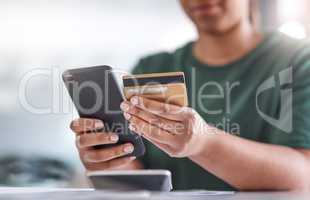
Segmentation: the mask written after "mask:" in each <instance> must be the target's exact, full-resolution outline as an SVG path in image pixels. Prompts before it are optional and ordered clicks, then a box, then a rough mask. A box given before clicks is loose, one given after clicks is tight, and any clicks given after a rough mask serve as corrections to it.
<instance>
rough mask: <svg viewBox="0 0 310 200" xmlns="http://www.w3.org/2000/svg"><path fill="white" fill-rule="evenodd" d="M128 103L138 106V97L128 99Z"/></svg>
mask: <svg viewBox="0 0 310 200" xmlns="http://www.w3.org/2000/svg"><path fill="white" fill-rule="evenodd" d="M130 102H131V103H132V104H133V105H138V104H139V97H137V96H135V97H132V98H131V99H130Z"/></svg>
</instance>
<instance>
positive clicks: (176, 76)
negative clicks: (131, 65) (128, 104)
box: [123, 72, 188, 107]
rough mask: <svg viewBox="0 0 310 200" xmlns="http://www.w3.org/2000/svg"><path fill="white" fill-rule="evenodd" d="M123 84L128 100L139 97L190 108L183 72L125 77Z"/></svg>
mask: <svg viewBox="0 0 310 200" xmlns="http://www.w3.org/2000/svg"><path fill="white" fill-rule="evenodd" d="M123 84H124V95H125V98H126V99H127V100H129V99H130V98H131V97H132V96H135V95H138V96H143V97H146V98H150V99H154V100H158V101H162V102H164V103H167V104H174V105H178V106H182V107H184V106H188V99H187V91H186V85H185V77H184V73H183V72H169V73H153V74H140V75H130V76H124V77H123Z"/></svg>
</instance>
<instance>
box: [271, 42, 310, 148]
mask: <svg viewBox="0 0 310 200" xmlns="http://www.w3.org/2000/svg"><path fill="white" fill-rule="evenodd" d="M290 69H291V70H288V71H287V72H289V73H291V75H290V74H287V75H288V76H291V77H292V81H291V82H292V83H291V84H288V85H287V87H288V88H286V85H285V84H284V85H283V87H284V89H281V91H280V92H281V94H284V93H283V90H286V91H287V92H288V91H289V90H290V88H289V87H291V91H292V92H291V94H292V95H291V96H292V98H291V99H292V101H291V102H290V100H289V99H287V98H289V96H287V95H286V96H283V97H286V99H285V101H286V102H287V104H286V103H282V105H281V106H284V107H286V108H284V111H285V113H282V114H281V111H280V112H279V113H280V116H281V117H282V118H283V119H282V120H283V121H282V128H283V127H284V129H282V130H281V129H279V128H275V127H273V128H272V129H273V130H270V131H271V132H269V134H271V143H273V144H279V145H284V146H288V147H292V148H305V149H310V47H307V48H303V49H301V50H300V51H298V52H297V54H296V56H295V57H294V60H293V61H292V64H291V66H290ZM280 79H281V77H280ZM289 79H290V78H289ZM280 81H281V80H280ZM287 94H288V95H289V94H290V93H287ZM290 107H291V109H290ZM282 109H283V108H282ZM290 110H291V112H290Z"/></svg>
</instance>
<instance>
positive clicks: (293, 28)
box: [279, 21, 307, 39]
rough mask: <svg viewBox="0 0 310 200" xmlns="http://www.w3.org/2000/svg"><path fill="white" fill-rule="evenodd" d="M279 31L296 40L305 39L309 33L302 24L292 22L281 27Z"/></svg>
mask: <svg viewBox="0 0 310 200" xmlns="http://www.w3.org/2000/svg"><path fill="white" fill-rule="evenodd" d="M279 31H280V32H282V33H284V34H286V35H289V36H291V37H293V38H296V39H305V38H306V37H307V31H306V28H305V26H304V25H303V24H302V23H299V22H296V21H291V22H287V23H284V24H283V25H281V26H280V28H279Z"/></svg>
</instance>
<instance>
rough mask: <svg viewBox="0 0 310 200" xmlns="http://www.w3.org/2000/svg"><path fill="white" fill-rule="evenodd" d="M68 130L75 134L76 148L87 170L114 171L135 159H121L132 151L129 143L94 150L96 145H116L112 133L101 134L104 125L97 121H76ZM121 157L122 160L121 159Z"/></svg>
mask: <svg viewBox="0 0 310 200" xmlns="http://www.w3.org/2000/svg"><path fill="white" fill-rule="evenodd" d="M70 128H71V129H72V131H73V132H75V133H76V146H77V148H78V151H79V155H80V158H81V160H82V162H83V164H84V166H85V167H86V169H87V170H90V171H95V170H116V169H121V168H122V167H125V166H126V165H129V164H130V163H131V162H132V161H134V160H135V159H136V158H135V157H123V156H125V155H127V154H130V153H132V152H133V151H134V146H133V145H132V144H130V143H128V144H123V145H116V146H113V147H109V148H104V149H103V148H99V149H98V148H97V149H96V148H94V147H95V146H97V145H106V144H116V143H117V142H118V140H119V138H118V135H116V134H114V133H107V132H103V131H102V130H103V129H104V124H103V122H102V121H100V120H97V119H85V118H84V119H83V118H80V119H76V120H74V121H72V122H71V125H70ZM121 157H122V158H121Z"/></svg>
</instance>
